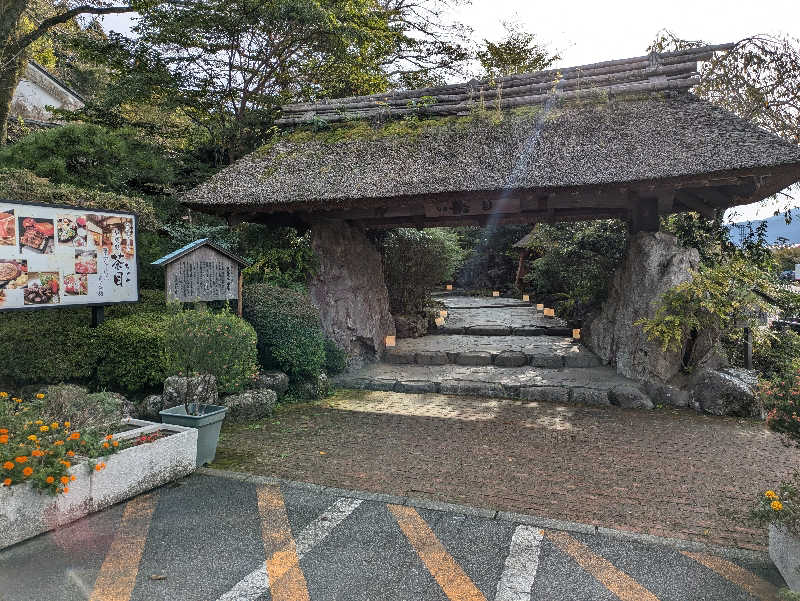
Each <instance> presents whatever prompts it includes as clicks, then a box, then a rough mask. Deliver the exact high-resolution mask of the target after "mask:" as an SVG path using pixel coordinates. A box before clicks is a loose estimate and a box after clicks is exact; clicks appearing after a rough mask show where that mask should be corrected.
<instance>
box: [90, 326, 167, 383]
mask: <svg viewBox="0 0 800 601" xmlns="http://www.w3.org/2000/svg"><path fill="white" fill-rule="evenodd" d="M171 319H172V315H169V314H167V313H139V314H133V315H128V316H127V317H121V318H119V319H110V320H107V321H105V322H104V323H103V325H101V326H100V327H99V328H97V337H96V340H95V348H96V349H102V356H101V357H99V358H98V362H97V375H96V383H97V385H98V386H99V387H100V388H107V389H110V390H123V391H125V392H136V391H141V390H146V389H148V388H155V387H156V386H158V385H159V384H161V383H162V382H163V381H164V379H165V378H166V377H167V375H169V374H168V373H167V372H168V369H167V353H166V342H165V340H166V330H167V327H168V326H169V323H170V320H171Z"/></svg>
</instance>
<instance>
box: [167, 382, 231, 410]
mask: <svg viewBox="0 0 800 601" xmlns="http://www.w3.org/2000/svg"><path fill="white" fill-rule="evenodd" d="M161 400H162V403H163V404H164V407H166V408H170V407H175V406H176V405H183V404H184V403H198V404H200V405H217V404H219V394H218V393H217V379H216V378H215V377H214V376H212V375H210V374H202V375H199V376H193V377H191V378H187V377H185V376H170V377H169V378H167V379H166V380H164V394H163V395H162V396H161Z"/></svg>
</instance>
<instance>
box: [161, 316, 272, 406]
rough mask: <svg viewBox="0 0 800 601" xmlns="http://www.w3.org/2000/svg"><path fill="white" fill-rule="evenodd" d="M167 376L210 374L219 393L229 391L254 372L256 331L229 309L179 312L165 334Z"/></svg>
mask: <svg viewBox="0 0 800 601" xmlns="http://www.w3.org/2000/svg"><path fill="white" fill-rule="evenodd" d="M165 342H166V355H167V371H168V373H167V375H170V376H172V375H186V374H190V373H198V374H213V375H214V376H216V378H217V386H218V388H219V391H220V392H223V393H233V392H239V391H241V390H243V389H244V388H245V387H246V386H247V385H248V384H250V383H252V381H253V380H254V379H255V377H256V375H257V373H258V361H257V359H258V355H257V351H256V332H255V330H254V329H253V326H251V325H250V324H249V323H247V322H246V321H245V320H243V319H239V318H238V317H237V316H236V315H234V314H233V313H231V312H230V311H227V310H226V311H222V312H221V313H211V312H210V311H182V312H180V313H178V314H177V315H175V316H173V317H172V319H171V320H170V321H169V324H168V326H167V331H166V333H165Z"/></svg>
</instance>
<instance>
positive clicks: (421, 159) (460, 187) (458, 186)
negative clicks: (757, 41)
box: [186, 49, 800, 226]
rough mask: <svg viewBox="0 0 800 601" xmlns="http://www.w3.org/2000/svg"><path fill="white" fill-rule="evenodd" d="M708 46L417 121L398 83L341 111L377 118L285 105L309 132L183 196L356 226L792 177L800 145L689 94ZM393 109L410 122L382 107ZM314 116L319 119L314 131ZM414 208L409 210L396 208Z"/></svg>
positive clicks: (712, 190) (780, 182)
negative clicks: (360, 221)
mask: <svg viewBox="0 0 800 601" xmlns="http://www.w3.org/2000/svg"><path fill="white" fill-rule="evenodd" d="M712 50H713V49H711V50H708V49H705V50H702V49H701V50H700V51H695V53H694V54H691V55H686V54H683V55H675V54H671V55H659V56H656V57H654V56H652V55H651V56H650V57H644V61H642V60H639V59H627V60H626V61H612V62H611V63H603V64H601V65H599V66H598V65H593V66H589V67H585V68H572V69H564V70H562V71H561V73H562V78H561V79H560V80H559V81H563V82H567V84H568V85H567V84H564V89H560V88H557V89H556V90H555V91H554V90H553V86H552V85H550V87H549V88H545V87H541V82H542V81H547V80H548V79H549V78H552V75H553V72H552V71H548V72H542V73H539V74H531V75H527V76H522V77H516V78H510V79H509V80H508V81H506V82H505V85H507V86H508V89H506V90H505V91H504V92H503V94H502V96H501V98H500V99H499V100H498V99H497V98H495V99H494V102H491V98H488V99H487V98H486V97H484V102H483V103H481V102H474V101H470V104H469V107H468V108H469V110H468V111H466V114H463V113H464V112H465V109H466V108H467V105H466V104H464V100H463V98H461V97H457V96H458V95H457V94H452V93H451V92H453V90H454V87H453V86H451V87H449V88H447V89H446V90H445V91H446V92H447V93H446V94H445V93H441V94H439V98H441V99H442V100H440V101H437V102H435V103H433V104H431V105H429V106H427V107H425V110H424V112H423V111H420V112H419V113H418V114H415V115H414V118H413V119H408V114H407V111H408V110H409V105H408V98H409V97H415V98H422V97H425V96H429V95H430V94H429V93H430V92H432V90H420V91H412V92H406V93H404V95H401V94H396V95H395V96H393V97H392V99H391V102H393V103H394V104H391V103H390V104H389V105H382V108H381V110H383V111H384V113H383V114H382V117H381V120H380V122H379V123H376V122H375V121H374V120H368V119H361V120H355V121H353V120H351V118H352V116H353V114H354V113H353V111H359V110H360V111H362V114H363V116H364V117H370V116H372V117H374V116H375V115H374V110H372V109H371V108H369V107H367V108H364V109H359V108H356V107H357V106H363V105H365V104H367V105H368V104H369V103H370V102H373V101H372V100H365V99H364V98H360V99H343V100H339V101H331V102H329V103H322V104H318V105H294V106H289V107H285V109H284V123H287V124H288V123H295V122H296V123H295V125H297V124H299V123H300V122H301V121H303V120H305V119H307V118H308V114H309V112H313V114H314V119H316V122H315V123H316V129H318V131H316V132H315V131H313V129H314V128H311V127H308V126H305V127H303V126H300V127H299V129H296V130H295V131H293V132H286V133H284V135H283V137H280V138H278V140H277V141H275V142H273V143H271V144H269V145H267V146H265V147H264V148H262V149H260V150H259V151H257V152H255V153H253V154H251V155H249V156H246V157H244V158H242V159H241V160H239V161H238V162H237V163H235V164H234V165H232V166H230V167H228V168H226V169H224V170H223V171H221V172H220V173H218V174H217V175H216V176H214V177H213V178H211V179H210V180H209V181H208V182H206V183H205V184H203V185H202V186H200V187H198V188H196V189H194V190H192V191H191V192H190V193H189V194H188V195H187V197H186V201H187V202H188V203H189V204H191V205H193V206H195V207H197V208H200V209H204V210H212V211H215V212H220V213H226V212H228V213H229V212H239V213H254V212H269V213H297V212H304V213H308V214H312V213H313V214H318V213H319V212H320V211H327V212H328V215H329V216H331V217H334V218H336V217H342V218H344V217H346V218H357V217H356V216H355V215H356V214H355V213H354V214H345V213H341V211H345V210H350V211H352V210H354V209H357V208H358V209H362V212H361V213H360V214H361V215H362V217H363V218H364V219H366V220H367V221H366V222H365V225H368V226H369V225H370V224H371V223H372V222H370V221H369V220H370V219H378V218H379V219H381V220H382V221H381V223H383V222H387V223H388V224H389V225H391V224H392V223H393V222H391V221H387V219H392V218H395V219H396V221H397V223H398V224H406V222H408V224H412V222H413V223H419V222H421V221H424V222H425V223H426V224H430V223H433V222H434V221H436V219H435V218H437V217H439V218H441V219H445V218H446V219H445V221H446V220H447V219H449V221H453V219H454V218H455V217H458V216H459V215H460V213H463V214H465V215H466V214H475V213H480V209H479V208H473V209H468V210H463V211H462V210H461V209H459V207H458V206H455V207H451V206H450V205H451V204H452V203H453V202H456V201H457V200H458V199H468V198H472V199H476V200H478V201H485V200H487V199H489V200H491V202H495V201H498V202H507V199H508V198H511V199H512V202H511V205H513V206H510V207H506V208H505V209H503V210H501V212H505V213H508V214H511V213H519V212H522V213H525V212H528V213H531V215H529V217H535V215H533V213H536V212H537V211H539V212H542V211H544V213H545V216H548V217H549V218H550V219H556V218H558V214H559V213H558V211H559V210H561V211H566V210H571V211H572V214H575V215H580V214H583V213H586V214H587V216H601V217H602V216H624V213H625V211H626V210H628V209H627V208H626V207H627V206H628V205H629V204H630V203H631V202H632V201H634V200H635V199H636V198H641V197H644V196H647V195H648V194H649V195H651V196H654V197H656V196H658V197H659V198H662V197H664V190H668V191H669V190H672V191H674V190H681V191H682V192H680V193H679V194H677V195H674V197H672V198H671V199H667V200H664V199H663V198H662V201H663V202H662V201H659V211H661V212H664V211H665V210H666V211H679V210H686V209H697V208H698V207H697V206H696V205H697V204H698V203H699V204H700V205H702V206H701V209H705V210H709V209H710V208H713V207H722V206H732V205H735V204H744V203H747V202H752V201H753V200H757V199H759V198H764V197H766V196H768V195H770V194H772V193H774V192H776V191H778V190H780V189H782V188H783V187H785V186H786V185H788V184H790V183H793V182H794V181H797V180H800V147H798V146H797V145H794V144H791V143H789V142H787V141H784V140H782V139H780V138H778V137H777V136H775V135H773V134H771V133H769V132H767V131H765V130H762V129H760V128H759V127H757V126H756V125H754V124H752V123H750V122H748V121H745V120H743V119H741V118H739V117H736V116H735V115H733V114H731V113H728V112H726V111H724V110H722V109H720V108H718V107H716V106H714V105H711V104H710V103H708V102H706V101H703V100H700V99H698V98H696V97H694V96H692V95H691V94H690V93H688V91H687V89H688V87H689V86H690V85H692V83H696V79H695V78H694V77H693V76H692V75H691V73H694V72H695V71H696V66H697V64H696V60H697V58H696V57H697V56H701V57H708V56H710V53H711V51H712ZM640 58H642V57H640ZM670 61H672V62H670ZM692 61H695V62H692ZM642 62H645V66H642V64H641V63H642ZM632 65H633V66H632ZM647 65H650V66H647ZM653 65H655V66H653ZM687 65H689V66H687ZM689 68H691V73H690V72H689V71H687V69H689ZM670 69H672V70H671V71H670ZM604 71H606V72H607V71H611V72H610V73H603V72H604ZM587 72H588V73H590V74H591V75H590V76H587V75H586V73H587ZM645 76H647V78H646V79H642V78H645ZM580 78H583V79H580ZM620 78H621V79H623V80H625V82H626V83H620V82H619V79H620ZM587 79H588V80H589V81H588V83H587ZM579 80H580V81H583V82H584V85H583V87H581V88H580V90H578V88H577V87H576V86H577V85H578V81H579ZM537 82H539V83H537ZM589 84H592V85H591V86H590V85H589ZM537 86H539V87H537ZM423 92H426V93H423ZM534 92H536V93H535V94H534ZM485 96H488V94H487V95H485ZM448 98H450V100H448ZM498 102H499V104H500V105H501V106H499V107H498ZM387 106H388V108H387ZM348 107H349V108H348ZM514 107H516V108H514ZM386 111H388V113H389V114H388V115H387V114H386ZM437 111H438V112H437ZM395 113H399V115H400V116H401V117H406V119H403V120H397V119H392V118H391V117H393V116H395ZM424 113H433V114H436V115H437V116H436V117H433V118H430V117H426V116H425V114H424ZM448 113H449V115H448ZM355 114H356V115H358V116H362V114H359V113H355ZM299 115H305V117H303V118H302V119H300V117H299ZM387 117H388V118H387ZM298 119H299V121H298ZM342 119H344V121H343V122H338V121H341V120H342ZM321 120H324V121H326V122H329V125H328V126H327V127H326V128H322V129H319V123H320V121H321ZM706 189H709V193H708V194H706V193H705V190H706ZM593 199H594V200H593ZM598 199H600V200H598ZM603 199H607V200H608V202H606V200H603ZM614 199H616V201H614ZM620 199H622V200H623V201H624V202H620ZM440 201H445V202H447V203H450V204H448V207H447V208H446V209H444V212H441V211H442V209H438V208H437V207H432V205H431V203H432V202H433V203H436V202H440ZM597 207H605V208H604V210H603V211H599V212H598V211H596V210H594V209H595V208H597ZM615 207H616V209H619V215H616V214H614V210H616V209H615ZM584 208H585V209H586V210H582V209H584ZM369 209H373V211H372V212H370V211H369ZM378 209H380V210H378ZM589 209H591V210H589ZM606 209H608V210H606ZM364 210H367V212H364ZM493 210H494V211H495V212H497V206H496V205H495V206H494V209H493ZM437 211H439V213H437ZM564 214H566V213H564ZM412 215H416V221H414V220H409V219H405V218H406V217H409V216H412ZM393 216H394V217H393ZM537 220H540V219H538V218H531V219H528V218H524V219H519V220H518V221H537ZM375 223H377V222H375Z"/></svg>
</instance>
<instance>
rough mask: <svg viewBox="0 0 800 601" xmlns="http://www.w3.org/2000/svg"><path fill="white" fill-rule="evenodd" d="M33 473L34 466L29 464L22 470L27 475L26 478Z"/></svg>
mask: <svg viewBox="0 0 800 601" xmlns="http://www.w3.org/2000/svg"><path fill="white" fill-rule="evenodd" d="M32 473H33V468H32V467H31V466H28V467H26V468H25V469H24V470H22V475H23V476H25V477H26V478H27V477H28V476H30V475H31V474H32Z"/></svg>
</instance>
